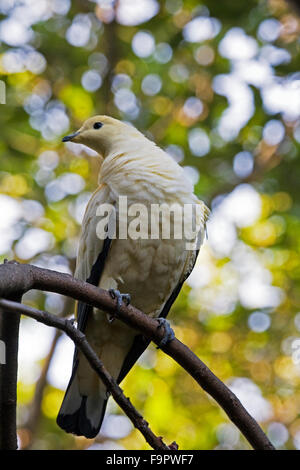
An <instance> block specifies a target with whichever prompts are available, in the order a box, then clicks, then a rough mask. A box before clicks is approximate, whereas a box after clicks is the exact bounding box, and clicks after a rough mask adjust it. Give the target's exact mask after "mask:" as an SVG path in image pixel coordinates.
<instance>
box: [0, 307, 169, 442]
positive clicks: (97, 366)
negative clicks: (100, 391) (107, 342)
mask: <svg viewBox="0 0 300 470" xmlns="http://www.w3.org/2000/svg"><path fill="white" fill-rule="evenodd" d="M0 307H1V308H2V309H3V310H4V311H5V312H11V313H13V314H14V315H15V314H16V313H17V312H18V313H19V314H20V313H21V314H23V315H27V316H28V317H30V318H34V319H35V320H37V321H38V322H40V323H43V324H44V325H47V326H52V327H54V328H58V329H59V330H61V331H64V332H65V333H66V334H67V335H68V336H69V338H71V340H72V341H73V342H74V343H75V345H76V347H77V348H78V349H80V351H81V352H82V353H83V354H84V356H85V357H86V358H87V360H88V361H89V363H90V365H91V367H92V368H93V369H94V370H95V371H96V372H97V374H98V376H99V377H100V379H101V380H102V382H103V383H104V384H105V386H106V387H107V390H108V391H109V393H111V395H112V396H113V397H114V399H115V401H116V402H117V403H118V405H119V406H120V408H122V410H123V411H124V412H125V413H126V415H127V416H128V417H129V418H130V420H131V421H132V423H133V425H134V426H135V427H136V428H137V429H138V430H139V431H140V432H141V433H142V434H143V436H144V438H145V439H146V441H147V442H148V444H149V445H150V446H151V447H152V448H153V449H155V450H169V447H168V446H167V445H166V444H164V442H163V440H162V438H161V437H157V436H156V435H155V434H154V433H153V432H152V431H151V429H150V427H149V425H148V423H147V421H145V420H144V418H143V417H142V416H141V414H140V413H139V412H138V411H137V410H136V409H135V408H134V406H133V405H132V403H131V402H130V400H129V398H127V397H125V395H124V394H123V390H122V389H121V387H119V385H118V384H117V383H116V381H115V380H114V379H113V378H112V376H111V375H110V374H109V373H108V371H107V370H106V369H105V367H104V365H103V363H102V362H101V360H100V359H99V357H98V356H97V354H96V353H95V351H94V350H93V349H92V347H91V346H90V344H89V342H88V341H87V339H86V337H85V335H84V334H83V333H82V332H81V331H80V330H78V329H77V328H75V326H74V325H73V322H72V321H71V320H68V319H64V318H59V317H56V316H55V315H52V314H50V313H48V312H45V311H42V310H37V309H35V308H32V307H29V306H27V305H23V304H20V303H18V302H13V301H11V300H5V299H0Z"/></svg>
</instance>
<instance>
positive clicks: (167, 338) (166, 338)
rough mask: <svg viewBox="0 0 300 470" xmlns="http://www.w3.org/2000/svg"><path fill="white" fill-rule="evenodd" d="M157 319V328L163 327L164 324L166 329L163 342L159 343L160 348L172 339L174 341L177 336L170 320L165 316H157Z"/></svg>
mask: <svg viewBox="0 0 300 470" xmlns="http://www.w3.org/2000/svg"><path fill="white" fill-rule="evenodd" d="M156 320H157V321H158V327H157V328H161V327H162V326H163V327H164V329H165V333H164V336H163V339H162V340H161V342H160V343H159V345H158V348H160V347H162V346H165V345H166V344H167V343H169V342H170V341H172V340H173V339H174V338H175V333H174V331H173V330H172V328H171V326H170V323H169V322H168V320H166V319H165V318H162V317H160V318H157V319H156Z"/></svg>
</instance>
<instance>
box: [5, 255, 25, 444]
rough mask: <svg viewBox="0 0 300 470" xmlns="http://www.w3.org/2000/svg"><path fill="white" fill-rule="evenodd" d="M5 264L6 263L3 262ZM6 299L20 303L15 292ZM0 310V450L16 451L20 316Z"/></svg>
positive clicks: (18, 295) (18, 294)
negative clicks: (0, 345)
mask: <svg viewBox="0 0 300 470" xmlns="http://www.w3.org/2000/svg"><path fill="white" fill-rule="evenodd" d="M5 262H6V261H5ZM6 297H8V298H10V299H13V300H16V301H21V298H22V295H21V293H20V292H18V291H17V290H15V291H14V292H13V293H11V295H7V296H6ZM5 313H6V312H5V310H3V309H1V308H0V338H1V340H2V341H4V344H5V360H6V363H5V364H1V365H0V423H1V424H2V425H1V426H0V449H7V450H15V449H17V430H16V414H17V371H18V349H19V324H20V315H19V314H18V313H17V312H16V313H14V314H13V315H10V316H8V315H5Z"/></svg>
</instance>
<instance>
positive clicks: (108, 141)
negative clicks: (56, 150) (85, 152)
mask: <svg viewBox="0 0 300 470" xmlns="http://www.w3.org/2000/svg"><path fill="white" fill-rule="evenodd" d="M137 132H138V131H137V130H136V129H134V128H132V127H131V126H129V125H128V124H125V123H124V122H121V121H118V120H117V119H114V118H111V117H109V116H94V117H92V118H89V119H87V120H86V121H85V122H84V123H83V125H82V126H81V127H80V129H78V131H76V132H74V133H73V134H70V135H67V136H65V137H64V138H63V139H62V141H63V142H69V141H70V142H75V143H77V144H84V145H87V146H88V147H90V148H91V149H93V150H95V151H96V152H98V153H99V154H100V155H102V156H103V157H105V156H106V155H108V154H109V153H110V152H111V151H112V149H113V147H114V145H115V144H116V143H117V142H118V141H120V139H121V138H122V136H124V137H126V136H127V137H128V136H129V135H130V134H131V133H132V134H136V133H137Z"/></svg>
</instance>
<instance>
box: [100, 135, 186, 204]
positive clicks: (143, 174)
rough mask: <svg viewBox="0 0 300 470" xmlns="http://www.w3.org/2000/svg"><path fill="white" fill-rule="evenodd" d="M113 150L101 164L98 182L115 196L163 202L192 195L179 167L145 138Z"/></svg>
mask: <svg viewBox="0 0 300 470" xmlns="http://www.w3.org/2000/svg"><path fill="white" fill-rule="evenodd" d="M121 149H122V150H121ZM113 150H114V151H111V152H110V153H109V154H108V155H107V156H106V158H105V159H104V161H103V163H102V165H101V169H100V173H99V183H100V184H103V183H104V184H107V185H108V186H109V187H110V188H111V189H112V191H113V192H114V194H115V195H126V196H128V197H131V196H134V197H139V198H146V199H149V200H153V199H158V200H159V199H162V200H163V199H166V198H167V197H168V196H170V197H172V198H174V197H176V195H178V197H181V195H184V194H188V195H190V194H192V193H193V186H192V184H191V182H190V181H189V180H188V179H187V178H186V176H185V174H184V172H183V170H182V168H181V167H180V166H179V165H178V164H177V163H176V162H175V161H174V160H173V159H172V157H170V156H169V155H167V154H166V153H165V152H164V151H163V150H161V149H160V148H159V147H157V146H156V145H155V144H154V143H153V142H151V141H148V139H145V141H143V140H142V139H136V141H131V142H130V145H129V144H128V143H126V142H124V145H122V146H118V147H116V148H115V149H113ZM137 195H138V196H137Z"/></svg>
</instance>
